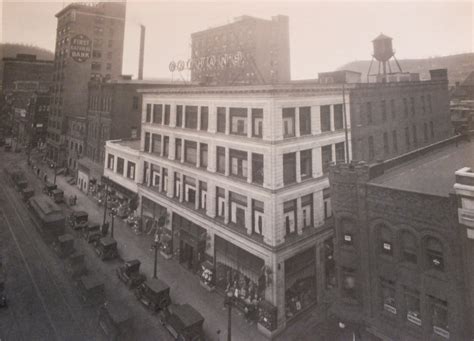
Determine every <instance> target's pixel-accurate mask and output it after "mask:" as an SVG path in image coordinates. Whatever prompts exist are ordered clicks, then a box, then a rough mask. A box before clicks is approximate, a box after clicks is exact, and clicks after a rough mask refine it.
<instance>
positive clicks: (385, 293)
mask: <svg viewBox="0 0 474 341" xmlns="http://www.w3.org/2000/svg"><path fill="white" fill-rule="evenodd" d="M380 289H381V293H382V309H383V310H384V311H387V312H389V313H391V314H394V315H396V314H397V305H396V302H395V297H396V296H395V283H394V282H393V281H389V280H386V279H383V278H381V279H380Z"/></svg>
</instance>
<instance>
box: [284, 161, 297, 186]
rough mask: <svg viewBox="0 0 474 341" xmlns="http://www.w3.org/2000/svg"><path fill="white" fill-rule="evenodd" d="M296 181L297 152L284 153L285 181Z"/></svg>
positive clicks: (286, 183)
mask: <svg viewBox="0 0 474 341" xmlns="http://www.w3.org/2000/svg"><path fill="white" fill-rule="evenodd" d="M295 182H296V153H287V154H283V183H284V184H285V185H288V184H292V183H295Z"/></svg>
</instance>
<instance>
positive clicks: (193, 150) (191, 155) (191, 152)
mask: <svg viewBox="0 0 474 341" xmlns="http://www.w3.org/2000/svg"><path fill="white" fill-rule="evenodd" d="M196 160H197V143H196V142H193V141H184V161H185V162H186V163H190V164H192V165H194V166H195V165H196Z"/></svg>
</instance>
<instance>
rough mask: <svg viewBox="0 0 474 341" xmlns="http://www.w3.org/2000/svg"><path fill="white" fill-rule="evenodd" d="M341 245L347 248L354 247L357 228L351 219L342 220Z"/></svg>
mask: <svg viewBox="0 0 474 341" xmlns="http://www.w3.org/2000/svg"><path fill="white" fill-rule="evenodd" d="M341 234H342V236H341V243H342V245H346V246H354V243H355V238H356V236H355V235H356V228H355V225H354V222H353V221H352V220H349V219H343V220H341Z"/></svg>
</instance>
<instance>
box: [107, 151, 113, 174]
mask: <svg viewBox="0 0 474 341" xmlns="http://www.w3.org/2000/svg"><path fill="white" fill-rule="evenodd" d="M107 168H108V169H112V170H113V169H114V156H113V155H112V154H109V156H108V159H107Z"/></svg>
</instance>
